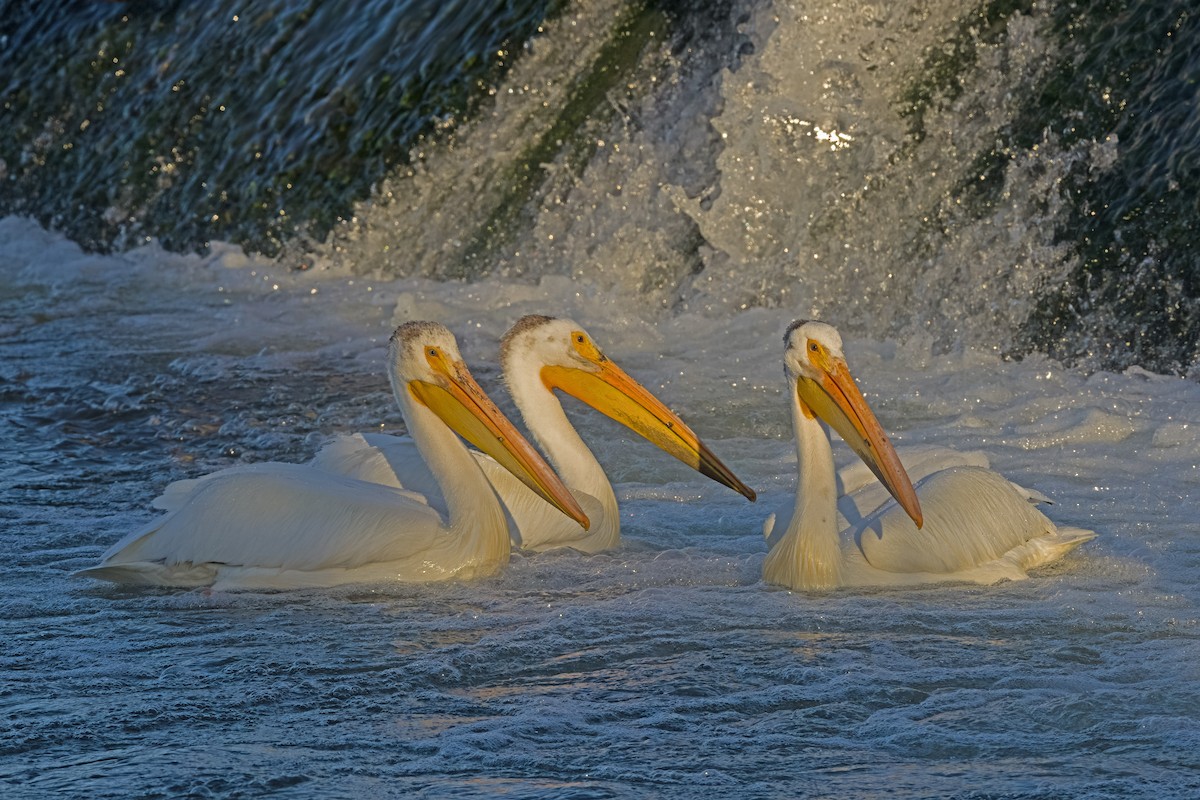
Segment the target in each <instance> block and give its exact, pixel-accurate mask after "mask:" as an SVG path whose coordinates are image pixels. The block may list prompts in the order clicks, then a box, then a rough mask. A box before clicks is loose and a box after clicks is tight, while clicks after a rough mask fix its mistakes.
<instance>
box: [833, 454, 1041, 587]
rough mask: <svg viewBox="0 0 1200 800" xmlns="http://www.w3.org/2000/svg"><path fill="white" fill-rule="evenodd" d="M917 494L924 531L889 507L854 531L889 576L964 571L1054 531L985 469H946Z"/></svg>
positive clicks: (1022, 497)
mask: <svg viewBox="0 0 1200 800" xmlns="http://www.w3.org/2000/svg"><path fill="white" fill-rule="evenodd" d="M918 489H919V491H920V495H921V508H922V509H923V511H924V513H925V520H926V524H925V526H924V528H923V529H922V530H918V529H917V526H916V525H914V524H913V521H912V520H911V519H909V518H908V516H907V515H906V514H905V513H904V511H903V510H902V509H900V508H899V507H898V506H897V505H895V504H894V503H888V504H887V505H885V506H884V507H883V508H881V509H879V511H877V512H876V513H875V514H872V515H871V516H870V517H868V518H867V519H865V520H864V521H863V523H862V524H861V525H860V526H858V529H857V530H856V531H855V536H856V538H857V541H858V545H859V547H860V549H861V550H862V553H863V556H864V558H866V560H867V563H869V564H870V565H871V566H872V567H875V568H876V569H880V570H885V571H888V572H927V573H953V572H962V571H965V570H968V569H971V568H974V567H976V566H978V565H980V564H985V563H988V562H991V561H995V560H997V559H999V558H1001V557H1002V556H1004V555H1005V554H1006V553H1009V552H1010V551H1012V550H1014V549H1016V548H1019V547H1021V546H1023V545H1024V544H1025V543H1026V542H1028V541H1030V540H1032V539H1036V538H1038V537H1044V536H1047V535H1052V534H1054V533H1055V531H1056V528H1055V526H1054V523H1052V522H1051V521H1050V520H1049V519H1047V517H1046V516H1045V515H1044V514H1042V513H1041V512H1040V511H1038V510H1037V508H1036V506H1035V505H1034V504H1033V503H1032V502H1030V500H1031V498H1030V497H1029V496H1028V495H1027V494H1022V493H1020V492H1018V491H1017V489H1016V488H1015V487H1014V485H1013V484H1012V482H1010V481H1009V480H1008V479H1006V478H1004V477H1003V476H1001V475H999V474H997V473H995V472H992V471H990V470H987V469H981V468H977V467H957V468H953V469H947V470H942V471H941V472H937V473H935V474H933V475H931V476H929V477H928V478H926V479H925V480H923V481H921V482H920V483H919V484H918Z"/></svg>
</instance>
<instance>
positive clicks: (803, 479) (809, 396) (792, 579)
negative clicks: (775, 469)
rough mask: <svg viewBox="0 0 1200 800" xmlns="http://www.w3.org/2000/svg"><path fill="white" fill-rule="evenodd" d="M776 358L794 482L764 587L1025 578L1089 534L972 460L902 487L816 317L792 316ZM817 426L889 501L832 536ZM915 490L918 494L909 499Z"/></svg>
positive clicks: (900, 474)
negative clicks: (794, 457)
mask: <svg viewBox="0 0 1200 800" xmlns="http://www.w3.org/2000/svg"><path fill="white" fill-rule="evenodd" d="M784 344H785V345H786V353H785V356H784V364H785V367H786V372H787V376H788V394H789V396H790V397H791V405H792V420H793V424H794V426H795V429H796V445H797V452H798V461H799V463H798V467H799V472H800V477H799V485H798V486H797V488H796V502H795V506H794V509H793V510H792V513H791V515H790V518H786V519H785V518H783V517H784V516H786V514H781V515H780V519H779V520H778V521H776V520H774V519H768V521H767V524H765V525H764V533H765V534H766V535H767V538H768V541H769V542H770V546H771V549H770V552H769V553H768V554H767V558H766V561H765V562H764V563H763V577H764V579H765V580H766V581H767V582H768V583H775V584H780V585H783V586H788V587H790V588H793V589H828V588H832V587H836V586H864V585H900V584H919V583H936V582H941V581H971V582H976V583H993V582H995V581H998V580H1002V579H1005V578H1008V579H1014V580H1015V579H1019V578H1024V577H1026V574H1025V571H1026V570H1028V569H1030V568H1033V567H1037V566H1040V565H1043V564H1047V563H1049V562H1051V561H1054V560H1055V559H1057V558H1059V557H1061V556H1062V555H1063V554H1064V553H1066V552H1067V551H1068V550H1070V549H1072V548H1073V547H1076V546H1077V545H1079V544H1082V543H1083V542H1086V541H1087V540H1089V539H1091V538H1092V537H1094V536H1095V533H1093V532H1092V531H1088V530H1082V529H1079V528H1057V527H1055V525H1054V523H1052V522H1051V521H1050V520H1049V519H1047V518H1046V516H1045V515H1043V514H1042V513H1041V512H1040V511H1038V510H1037V508H1036V507H1035V506H1034V505H1033V503H1034V502H1036V501H1042V500H1045V498H1044V497H1042V496H1041V495H1037V494H1034V493H1031V492H1029V491H1027V490H1025V489H1022V488H1021V487H1019V486H1016V485H1015V484H1013V483H1012V482H1010V481H1009V480H1007V479H1006V478H1004V477H1003V476H1001V475H998V474H997V473H995V472H992V471H990V470H987V469H981V468H978V467H956V468H951V469H945V470H941V471H939V472H935V473H933V474H932V475H929V476H928V477H926V478H925V479H924V480H922V481H921V482H920V483H919V484H918V485H917V490H918V491H914V489H913V486H912V483H911V482H910V481H909V478H908V475H907V473H906V472H905V471H904V467H903V466H901V464H900V460H899V458H898V457H897V455H896V451H895V450H894V449H893V448H892V444H891V442H890V441H888V438H887V435H886V434H885V433H884V432H883V428H882V427H881V426H880V425H879V422H878V420H876V418H875V415H874V413H872V411H871V409H870V408H869V407H868V406H867V403H866V400H864V399H863V396H862V393H861V392H860V391H859V389H858V386H857V384H856V383H855V382H854V379H853V378H852V377H851V376H850V371H849V368H848V367H847V366H846V359H845V356H844V355H843V354H842V339H841V336H839V335H838V332H837V331H836V330H835V329H834V328H833V327H831V326H829V325H826V324H825V323H822V322H805V321H799V322H795V323H793V324H792V325H791V327H789V328H788V330H787V333H786V334H785V335H784ZM822 420H823V421H824V422H826V423H827V424H828V425H829V426H831V427H832V428H833V429H834V430H836V431H837V432H838V433H839V434H840V435H841V437H842V438H843V439H844V440H845V441H846V443H847V444H848V445H850V447H851V449H853V450H854V452H855V453H856V454H857V455H858V456H859V457H860V458H861V459H862V460H863V461H864V462H865V463H866V464H867V466H869V467H870V468H871V470H872V471H873V472H874V473H875V475H876V476H877V477H878V478H879V480H880V481H881V482H882V483H883V484H884V486H886V487H887V489H888V491H889V492H890V493H891V494H892V495H893V497H894V498H895V502H892V501H889V502H887V503H885V504H884V505H882V506H881V507H880V508H879V509H877V510H876V511H875V512H874V513H871V514H869V515H867V516H865V517H863V518H861V519H859V520H858V521H857V522H855V523H854V524H852V525H851V526H850V527H848V528H847V529H845V530H844V531H842V532H841V533H840V535H839V531H838V529H839V527H840V525H839V522H838V505H837V486H836V476H835V473H834V466H833V453H832V451H831V449H830V444H829V432H828V430H827V429H826V428H825V427H824V426H823V425H822V424H821V421H822ZM918 498H919V499H918Z"/></svg>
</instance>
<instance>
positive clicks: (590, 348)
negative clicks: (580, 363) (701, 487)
mask: <svg viewBox="0 0 1200 800" xmlns="http://www.w3.org/2000/svg"><path fill="white" fill-rule="evenodd" d="M576 341H577V345H576V350H577V352H579V353H580V354H581V355H582V356H584V359H585V361H586V362H587V363H588V365H589V367H590V369H583V368H579V367H562V366H546V367H543V368H542V382H543V383H544V384H545V385H546V387H547V388H549V389H561V390H562V391H564V392H566V393H567V394H569V395H571V396H572V397H574V398H576V399H578V400H581V401H583V402H584V403H587V404H588V405H589V406H591V407H592V408H594V409H596V410H597V411H599V412H600V413H602V414H605V415H607V416H609V417H612V418H613V419H615V420H616V421H617V422H620V423H621V424H622V425H624V426H626V427H627V428H629V429H631V430H632V431H634V432H635V433H637V434H640V435H641V436H643V437H645V438H646V439H648V440H649V441H651V442H652V443H654V444H655V445H657V446H658V447H660V448H662V449H663V450H665V451H666V452H668V453H670V454H671V455H673V456H675V458H677V459H679V460H680V461H682V462H683V463H685V464H687V465H688V466H689V467H691V468H692V469H694V470H696V471H698V472H699V473H700V474H702V475H707V476H708V477H709V478H712V479H713V480H714V481H717V482H718V483H722V484H724V485H726V486H728V487H729V488H730V489H733V490H734V491H735V492H738V493H739V494H742V495H744V496H745V497H746V498H747V499H749V500H754V499H755V494H754V490H753V489H751V488H750V487H749V486H747V485H746V484H744V483H742V482H741V480H739V479H738V477H737V476H736V475H734V474H733V471H732V470H730V469H729V467H727V466H725V465H724V464H723V463H721V459H719V458H717V457H716V455H714V454H713V452H712V451H711V450H709V449H708V446H707V445H706V444H704V442H702V441H700V437H699V436H697V435H696V434H695V432H694V431H693V430H692V429H691V428H689V427H688V426H687V425H686V424H685V423H684V421H683V420H681V419H680V418H679V417H678V416H677V415H676V414H675V412H673V411H671V409H669V408H667V407H666V406H665V405H663V403H662V401H660V400H659V399H658V398H657V397H655V396H654V395H652V394H650V392H649V390H647V389H646V388H645V387H644V386H642V385H641V384H640V383H638V382H637V381H635V380H634V379H633V378H631V377H630V376H629V375H628V374H626V372H625V371H624V370H623V369H621V368H620V367H618V366H617V365H616V364H614V363H613V362H612V361H610V360H609V359H608V358H607V357H606V356H605V355H603V354H602V353H601V352H600V351H599V350H598V349H597V348H596V347H595V345H592V344H591V342H590V340H586V341H583V342H580V341H579V340H578V339H577V340H576Z"/></svg>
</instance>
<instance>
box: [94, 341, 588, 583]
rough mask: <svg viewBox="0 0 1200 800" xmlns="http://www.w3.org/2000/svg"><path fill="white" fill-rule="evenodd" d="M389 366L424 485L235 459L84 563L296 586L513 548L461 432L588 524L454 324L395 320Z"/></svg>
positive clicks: (495, 560) (113, 571)
mask: <svg viewBox="0 0 1200 800" xmlns="http://www.w3.org/2000/svg"><path fill="white" fill-rule="evenodd" d="M388 373H389V377H390V379H391V385H392V391H393V393H394V394H395V397H396V401H397V403H398V404H399V406H400V411H401V413H402V414H403V416H404V419H405V422H406V424H407V426H408V430H409V432H410V434H411V436H412V442H413V443H414V445H415V447H416V450H417V451H418V452H419V453H420V455H421V457H422V458H423V464H424V466H425V471H426V473H427V475H428V476H429V480H428V482H427V483H428V486H429V487H431V488H430V490H429V491H428V492H427V493H425V494H420V493H417V492H413V491H411V490H403V489H396V488H393V487H389V486H384V485H381V484H378V483H369V482H366V481H361V480H355V479H353V478H349V477H345V476H340V475H334V474H331V473H329V472H327V471H323V470H319V469H314V468H312V466H310V465H306V464H280V463H265V464H254V465H249V466H245V467H234V468H231V469H227V470H222V471H220V472H217V473H214V474H212V475H209V476H206V477H203V478H200V479H198V480H193V481H180V482H178V484H176V485H173V486H172V487H170V488H169V490H168V491H167V492H166V493H164V495H163V496H162V497H161V498H159V502H158V503H157V505H158V506H159V507H160V508H166V509H169V511H168V513H167V514H166V515H164V516H163V517H160V518H159V519H157V520H155V521H154V522H152V523H151V524H149V525H148V526H146V527H145V528H144V529H142V530H139V531H135V532H134V533H132V534H130V535H129V536H127V537H125V538H124V539H122V540H121V541H120V542H118V543H117V544H116V545H115V546H113V548H112V549H110V550H109V551H108V552H107V553H105V555H104V557H103V559H102V560H101V562H100V564H99V565H97V566H95V567H92V568H90V569H86V570H83V571H82V574H84V575H88V576H91V577H97V578H105V579H107V580H111V581H115V582H121V583H143V584H159V585H173V586H207V585H210V584H211V585H216V586H218V587H221V588H227V587H257V588H262V587H275V588H281V587H299V586H329V585H333V584H338V583H345V582H350V581H363V580H400V581H411V582H421V581H436V580H445V579H448V578H452V577H460V578H470V577H475V576H483V575H489V574H492V573H494V572H496V571H497V570H498V569H500V568H501V567H502V566H503V565H504V564H505V563H507V561H508V556H509V550H510V544H509V535H508V525H507V521H506V518H505V515H504V510H503V508H502V506H501V504H500V501H499V499H498V498H497V497H496V494H495V492H494V491H493V490H492V488H491V484H490V483H489V482H488V479H487V478H486V477H485V476H484V474H483V472H482V471H481V470H480V468H479V465H478V463H477V462H476V460H475V458H474V457H473V456H472V455H471V454H470V452H469V451H468V449H467V447H466V446H465V445H464V444H463V443H462V442H461V441H460V440H459V439H458V436H456V435H455V433H457V434H458V435H460V436H462V437H463V438H465V439H467V440H468V441H470V442H471V443H472V444H474V445H475V446H476V447H478V448H480V449H481V450H483V451H484V452H486V453H488V454H489V455H491V456H492V457H493V458H495V459H496V461H497V462H498V463H499V464H501V465H503V467H504V468H506V469H508V470H512V473H513V474H514V475H516V476H518V478H519V479H520V480H521V481H524V483H525V485H528V487H529V488H530V489H531V490H532V492H536V494H537V495H538V496H540V498H542V499H543V500H544V501H545V502H548V503H551V504H553V505H554V506H555V507H556V508H557V509H558V511H556V512H555V513H560V512H561V513H563V514H565V515H568V516H570V517H571V519H572V520H573V521H574V522H573V524H577V525H579V526H581V527H583V528H586V527H587V525H588V520H587V517H586V515H585V514H584V513H583V510H582V509H581V508H580V507H579V504H578V503H577V502H576V501H575V498H574V497H573V496H572V495H571V494H570V492H569V491H568V490H567V488H566V487H565V486H564V485H563V484H562V482H561V481H560V480H559V479H558V477H557V476H556V475H555V474H554V472H553V471H552V470H551V468H550V467H549V465H547V464H546V462H545V461H544V460H542V457H541V456H540V455H538V453H537V451H536V450H534V448H533V446H532V445H530V444H529V443H528V442H527V441H526V440H525V439H524V438H522V436H521V435H520V434H519V433H518V432H517V430H516V428H515V427H514V426H513V425H512V423H511V422H509V421H508V420H507V419H506V418H505V417H504V416H503V415H502V414H501V413H500V410H499V409H498V408H496V406H495V404H494V403H493V402H492V401H491V399H490V398H489V397H488V396H487V395H486V394H485V393H484V392H483V390H482V389H481V388H480V387H479V385H478V384H477V383H476V382H475V379H474V378H473V377H472V376H471V373H470V372H469V371H468V370H467V367H466V365H465V364H464V363H463V360H462V356H461V355H460V354H459V350H458V345H457V343H456V341H455V339H454V336H453V335H452V334H451V333H450V332H449V331H448V330H446V328H444V327H443V326H441V325H438V324H436V323H432V322H409V323H406V324H404V325H401V326H400V327H399V328H397V329H396V331H395V333H394V334H393V335H392V337H391V341H390V342H389V346H388Z"/></svg>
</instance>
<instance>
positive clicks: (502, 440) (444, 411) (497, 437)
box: [388, 322, 589, 528]
mask: <svg viewBox="0 0 1200 800" xmlns="http://www.w3.org/2000/svg"><path fill="white" fill-rule="evenodd" d="M388 356H389V358H388V375H389V377H390V379H391V382H392V389H393V391H394V392H395V394H396V397H398V398H411V400H412V401H414V402H415V403H417V404H419V405H421V406H424V407H426V408H428V409H429V410H430V411H432V412H433V413H434V414H436V415H437V416H438V418H440V419H441V420H442V421H443V422H444V423H445V424H446V425H447V426H449V427H450V429H451V430H453V431H454V432H455V433H457V434H458V435H459V436H461V437H463V438H464V439H466V440H467V441H468V442H470V443H471V444H473V445H475V446H476V447H478V448H479V449H480V450H482V451H483V452H485V453H487V454H488V455H490V456H491V457H492V458H494V459H496V461H498V462H499V463H500V464H503V465H504V467H505V468H506V469H508V470H509V471H510V472H512V473H513V474H514V475H516V476H517V477H518V478H519V479H520V480H521V481H522V482H523V483H525V485H527V486H528V487H529V488H530V489H532V490H533V491H535V492H537V493H538V494H539V495H541V497H542V498H543V499H545V500H546V502H548V503H550V504H551V505H553V506H555V507H556V508H558V509H559V510H560V511H562V512H563V513H564V514H566V515H567V516H568V517H571V518H572V519H574V520H575V521H576V522H578V523H579V524H580V525H582V526H583V527H584V528H587V527H588V525H589V522H588V518H587V516H586V515H585V514H584V513H583V509H582V508H580V507H579V503H578V502H577V501H576V500H575V497H574V495H572V494H571V492H570V491H569V490H568V489H567V487H566V486H564V485H563V483H562V481H561V480H559V478H558V475H556V474H555V473H554V470H552V469H551V468H550V465H549V464H547V463H546V462H545V460H544V459H543V458H542V457H541V455H539V454H538V452H537V450H535V449H534V448H533V446H532V445H531V444H529V442H527V441H526V440H525V438H524V437H523V436H521V434H520V433H519V432H518V431H517V429H516V427H514V426H513V424H512V423H511V422H509V420H508V418H507V417H505V416H504V415H503V414H502V413H500V409H499V408H497V407H496V404H495V403H493V402H492V399H491V398H490V397H488V396H487V394H486V393H485V392H484V391H483V389H482V388H480V386H479V384H478V383H476V382H475V378H474V377H472V376H471V373H470V371H469V370H468V369H467V365H466V363H465V362H464V361H463V357H462V355H461V354H460V353H459V351H458V342H457V341H456V340H455V338H454V334H452V333H450V331H449V330H447V329H446V328H445V326H443V325H439V324H438V323H436V322H407V323H405V324H403V325H401V326H400V327H398V328H396V330H395V332H394V333H393V334H392V338H391V341H390V342H389V343H388Z"/></svg>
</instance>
